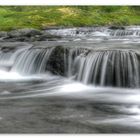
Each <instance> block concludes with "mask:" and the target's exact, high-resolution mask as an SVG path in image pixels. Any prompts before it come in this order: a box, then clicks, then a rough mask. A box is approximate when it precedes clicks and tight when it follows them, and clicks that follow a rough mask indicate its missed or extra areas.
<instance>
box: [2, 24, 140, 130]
mask: <svg viewBox="0 0 140 140" xmlns="http://www.w3.org/2000/svg"><path fill="white" fill-rule="evenodd" d="M46 32H47V33H49V34H51V35H57V36H60V37H61V38H59V39H57V40H55V41H54V40H52V41H36V42H24V43H23V42H22V43H21V42H0V48H1V49H0V133H140V27H139V26H131V27H125V29H115V30H114V29H109V28H108V27H94V28H93V27H86V28H68V29H49V30H46ZM3 46H4V47H3Z"/></svg>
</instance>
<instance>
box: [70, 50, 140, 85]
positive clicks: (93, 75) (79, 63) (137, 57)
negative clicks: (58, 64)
mask: <svg viewBox="0 0 140 140" xmlns="http://www.w3.org/2000/svg"><path fill="white" fill-rule="evenodd" d="M69 62H70V63H69V65H68V67H69V68H68V76H69V77H71V76H73V77H74V78H75V79H76V80H78V81H82V82H83V83H85V84H95V85H99V86H115V87H140V74H139V71H140V54H139V53H138V52H135V51H132V50H117V49H116V50H92V51H89V50H86V49H84V50H83V51H81V49H80V50H79V49H78V50H77V49H72V50H71V51H70V54H69Z"/></svg>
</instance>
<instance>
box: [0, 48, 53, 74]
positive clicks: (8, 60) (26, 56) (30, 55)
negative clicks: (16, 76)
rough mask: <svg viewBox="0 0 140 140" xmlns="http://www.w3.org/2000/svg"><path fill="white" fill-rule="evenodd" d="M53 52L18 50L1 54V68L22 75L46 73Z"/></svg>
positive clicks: (50, 50)
mask: <svg viewBox="0 0 140 140" xmlns="http://www.w3.org/2000/svg"><path fill="white" fill-rule="evenodd" d="M52 50H53V47H52V48H47V49H36V48H34V49H30V48H23V49H17V50H16V51H14V52H11V51H8V52H3V51H1V52H0V68H1V69H5V70H6V69H8V71H9V72H17V73H20V74H22V75H29V74H38V73H43V72H45V71H46V65H47V60H48V58H49V56H50V54H51V52H52Z"/></svg>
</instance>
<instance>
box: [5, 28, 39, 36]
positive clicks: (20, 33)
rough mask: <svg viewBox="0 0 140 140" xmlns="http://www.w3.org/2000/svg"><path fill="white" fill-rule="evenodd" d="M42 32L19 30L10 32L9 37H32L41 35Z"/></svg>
mask: <svg viewBox="0 0 140 140" xmlns="http://www.w3.org/2000/svg"><path fill="white" fill-rule="evenodd" d="M41 34H42V31H40V30H36V29H19V30H13V31H11V32H8V36H9V37H23V36H26V37H31V36H35V35H41Z"/></svg>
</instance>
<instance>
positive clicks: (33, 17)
mask: <svg viewBox="0 0 140 140" xmlns="http://www.w3.org/2000/svg"><path fill="white" fill-rule="evenodd" d="M139 16H140V8H139V7H127V6H123V7H119V6H112V7H110V6H107V7H103V6H88V7H86V6H80V7H78V6H75V7H74V6H61V7H60V6H59V7H54V6H37V7H33V6H27V7H23V6H22V7H21V6H17V7H15V6H14V7H12V6H10V7H5V6H3V7H2V6H1V7H0V30H11V29H17V28H38V29H41V28H44V27H47V26H100V25H140V18H139Z"/></svg>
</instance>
